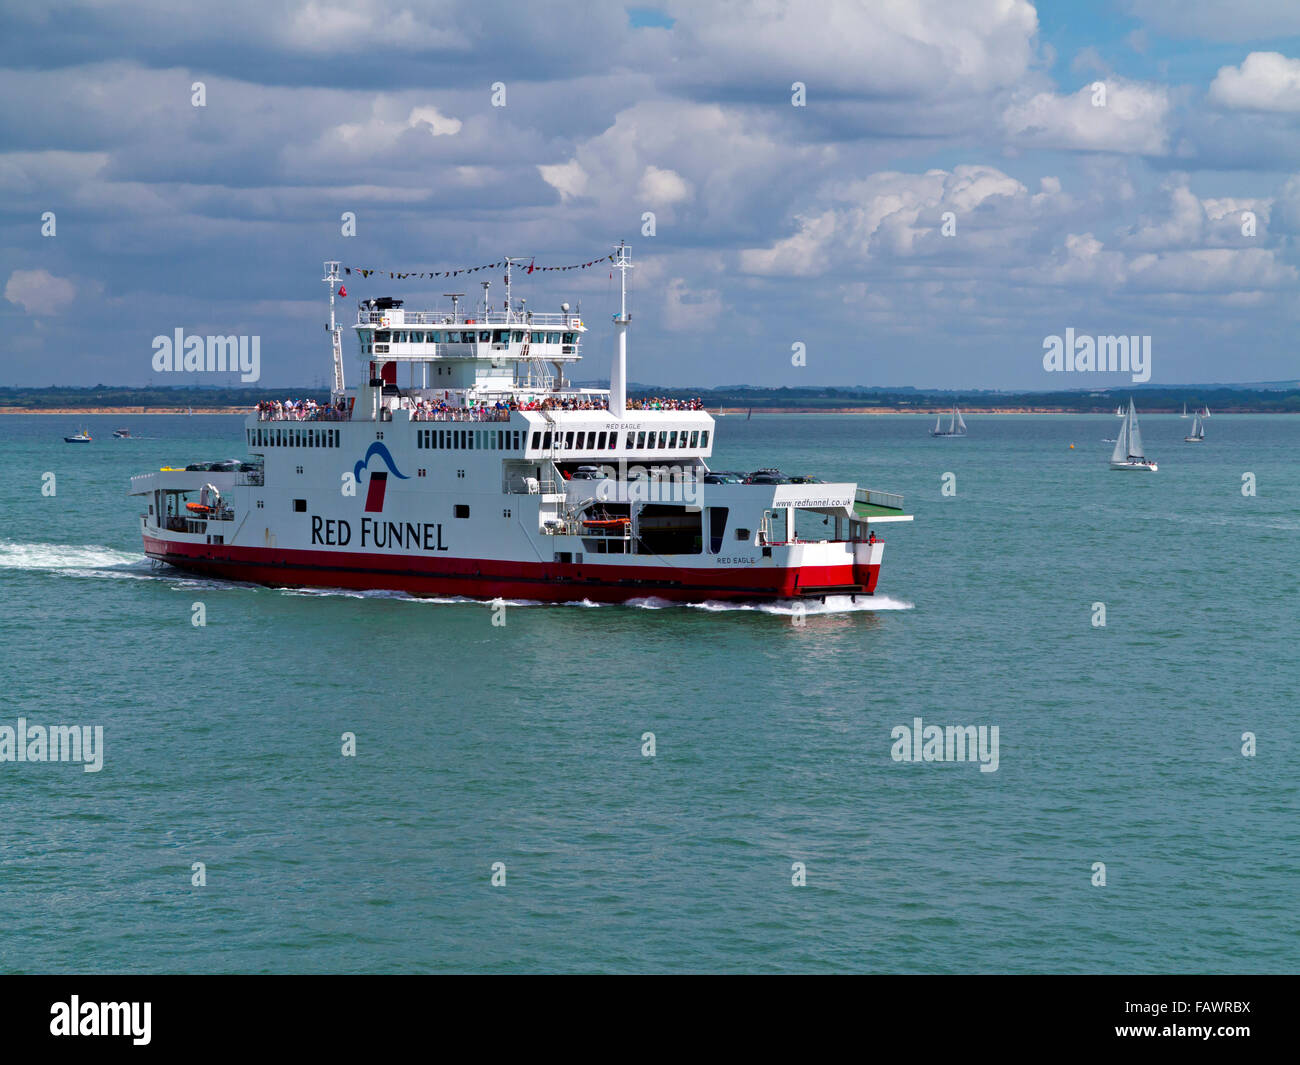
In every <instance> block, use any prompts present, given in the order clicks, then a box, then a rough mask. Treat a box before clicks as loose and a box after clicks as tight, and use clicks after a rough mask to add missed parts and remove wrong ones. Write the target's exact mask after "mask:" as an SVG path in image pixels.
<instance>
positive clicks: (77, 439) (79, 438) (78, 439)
mask: <svg viewBox="0 0 1300 1065" xmlns="http://www.w3.org/2000/svg"><path fill="white" fill-rule="evenodd" d="M91 439H92V438H91V435H90V434H89V433H88V432H86V430H85V429H82V430H81V431H80V432H79V433H77V435H76V436H65V437H64V438H63V442H64V443H65V444H89V443H90V441H91Z"/></svg>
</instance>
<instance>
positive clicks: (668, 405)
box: [627, 396, 704, 410]
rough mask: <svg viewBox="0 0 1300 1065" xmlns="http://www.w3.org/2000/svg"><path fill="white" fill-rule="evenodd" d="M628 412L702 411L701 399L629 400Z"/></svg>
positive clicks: (659, 398)
mask: <svg viewBox="0 0 1300 1065" xmlns="http://www.w3.org/2000/svg"><path fill="white" fill-rule="evenodd" d="M627 409H628V410H703V409H704V401H703V400H702V399H699V398H696V399H666V398H664V397H663V396H651V397H650V398H649V399H629V400H628V401H627Z"/></svg>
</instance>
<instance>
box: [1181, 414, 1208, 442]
mask: <svg viewBox="0 0 1300 1065" xmlns="http://www.w3.org/2000/svg"><path fill="white" fill-rule="evenodd" d="M1204 439H1205V422H1203V421H1202V420H1201V415H1200V413H1199V412H1198V413H1197V414H1195V415H1193V417H1192V431H1191V434H1190V435H1188V436H1185V437H1183V440H1184V441H1186V442H1187V443H1189V444H1199V443H1200V442H1201V441H1202V440H1204Z"/></svg>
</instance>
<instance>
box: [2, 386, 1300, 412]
mask: <svg viewBox="0 0 1300 1065" xmlns="http://www.w3.org/2000/svg"><path fill="white" fill-rule="evenodd" d="M628 391H629V394H630V395H635V396H639V397H650V396H662V397H664V398H667V399H691V398H694V397H699V398H700V399H702V400H703V401H704V405H705V406H706V407H708V408H709V409H711V410H712V409H716V408H718V407H742V408H749V407H752V408H753V409H754V410H763V409H765V408H778V407H802V408H806V409H808V410H832V409H835V408H837V407H882V408H896V409H899V410H907V409H909V408H913V409H932V408H934V407H946V406H952V405H953V404H954V403H956V404H958V405H960V406H963V407H1046V408H1050V409H1053V410H1063V411H1077V412H1079V413H1087V412H1104V411H1113V410H1114V409H1115V407H1116V406H1117V405H1118V404H1120V403H1126V402H1127V401H1128V397H1129V396H1130V395H1131V396H1133V397H1135V399H1136V401H1137V404H1138V406H1139V408H1141V410H1143V411H1144V412H1158V411H1181V410H1182V408H1183V404H1186V405H1187V407H1188V409H1189V410H1192V409H1195V408H1198V407H1203V406H1206V405H1208V406H1209V407H1210V410H1211V411H1212V412H1215V413H1231V412H1234V411H1236V412H1250V413H1270V412H1276V413H1290V412H1300V386H1298V387H1279V388H1238V387H1231V386H1218V385H1213V386H1187V385H1182V386H1178V385H1171V386H1169V387H1154V386H1151V385H1144V386H1143V387H1141V388H1135V389H1131V390H1129V389H1122V388H1119V389H1111V390H1109V391H1106V392H1077V391H1076V392H994V391H988V390H971V391H963V392H950V391H941V390H923V389H916V388H898V389H882V388H866V387H855V386H842V387H837V388H832V387H804V388H759V387H756V386H752V385H729V386H726V387H724V388H705V389H700V388H667V387H662V386H655V385H631V386H629V389H628ZM286 396H292V397H293V398H295V399H306V398H309V397H310V398H312V399H314V400H316V401H317V402H318V403H324V402H326V401H328V399H329V392H328V391H327V390H325V389H319V388H302V389H295V388H276V389H271V388H186V387H173V388H155V387H148V388H118V387H112V386H109V385H95V386H94V387H93V388H68V387H56V386H51V387H48V388H0V409H3V408H5V407H11V408H12V407H27V408H31V409H35V410H40V409H42V408H78V407H158V408H167V409H175V408H184V407H252V406H255V405H256V404H257V403H258V402H259V401H261V400H264V399H283V398H285V397H286Z"/></svg>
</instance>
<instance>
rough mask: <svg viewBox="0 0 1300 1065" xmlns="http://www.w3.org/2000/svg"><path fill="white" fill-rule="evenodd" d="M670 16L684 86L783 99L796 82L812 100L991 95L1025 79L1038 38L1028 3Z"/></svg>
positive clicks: (809, 7) (745, 6) (735, 5)
mask: <svg viewBox="0 0 1300 1065" xmlns="http://www.w3.org/2000/svg"><path fill="white" fill-rule="evenodd" d="M669 13H670V14H672V15H673V16H674V17H675V18H676V20H677V21H676V25H674V27H673V31H672V49H673V61H674V63H675V65H677V66H678V67H679V68H681V76H682V77H683V78H687V79H689V80H691V81H693V82H696V83H698V82H700V81H707V82H726V83H729V84H730V85H733V86H734V85H738V84H740V85H748V86H752V87H754V88H758V87H759V86H763V87H764V88H765V90H766V91H775V87H777V86H779V88H780V89H781V90H784V91H786V92H788V91H789V90H788V88H786V87H787V86H788V85H789V84H790V83H791V80H792V79H797V80H801V81H804V82H805V83H806V84H807V85H808V91H809V94H810V98H812V99H815V98H816V96H817V94H818V93H823V94H825V93H834V94H836V95H858V96H875V97H879V96H882V95H883V96H888V97H892V98H897V97H898V96H899V95H904V96H911V97H921V98H926V99H933V98H936V97H942V96H954V95H964V94H969V93H981V94H982V93H988V92H993V91H996V90H997V89H999V88H1003V87H1006V86H1008V85H1012V84H1014V83H1015V82H1016V81H1017V80H1019V79H1020V77H1022V76H1023V74H1024V73H1025V71H1026V70H1027V69H1028V67H1029V65H1030V63H1031V62H1032V61H1033V59H1034V43H1035V39H1036V36H1037V32H1038V14H1037V12H1036V11H1035V10H1034V6H1033V4H1031V3H1029V2H1028V0H925V2H917V0H912V2H909V3H883V4H882V3H813V4H788V3H772V2H771V0H732V2H729V3H697V2H691V3H687V2H685V0H678V2H675V3H671V4H669ZM781 83H783V84H781ZM777 95H779V92H778V93H777Z"/></svg>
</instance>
